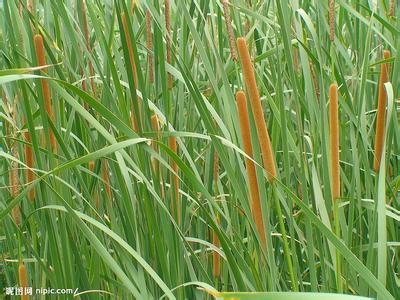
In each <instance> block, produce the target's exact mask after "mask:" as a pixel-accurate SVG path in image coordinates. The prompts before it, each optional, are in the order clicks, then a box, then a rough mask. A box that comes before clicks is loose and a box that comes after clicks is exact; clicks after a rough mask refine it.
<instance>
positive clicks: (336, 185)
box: [329, 84, 340, 201]
mask: <svg viewBox="0 0 400 300" xmlns="http://www.w3.org/2000/svg"><path fill="white" fill-rule="evenodd" d="M329 137H330V148H331V180H332V199H333V201H336V200H337V199H338V198H339V197H340V164H339V104H338V91H337V85H336V84H331V86H330V88H329Z"/></svg>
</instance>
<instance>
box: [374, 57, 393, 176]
mask: <svg viewBox="0 0 400 300" xmlns="http://www.w3.org/2000/svg"><path fill="white" fill-rule="evenodd" d="M383 57H384V58H385V59H389V58H390V51H388V50H385V51H384V52H383ZM388 81H389V64H388V63H383V64H381V74H380V78H379V86H378V89H379V90H378V108H377V115H376V130H375V157H374V171H375V172H378V171H379V166H380V163H381V156H382V148H383V143H384V134H385V114H386V98H387V95H386V90H385V83H386V82H388Z"/></svg>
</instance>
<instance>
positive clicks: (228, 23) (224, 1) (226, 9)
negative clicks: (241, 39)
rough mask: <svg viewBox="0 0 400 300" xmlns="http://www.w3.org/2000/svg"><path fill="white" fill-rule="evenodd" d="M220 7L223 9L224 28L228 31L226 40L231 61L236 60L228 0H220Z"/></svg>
mask: <svg viewBox="0 0 400 300" xmlns="http://www.w3.org/2000/svg"><path fill="white" fill-rule="evenodd" d="M222 7H223V10H224V18H225V24H226V30H227V32H228V41H229V48H230V50H231V57H232V60H233V61H237V52H236V45H235V34H234V33H233V27H232V18H231V13H230V10H229V2H228V0H222Z"/></svg>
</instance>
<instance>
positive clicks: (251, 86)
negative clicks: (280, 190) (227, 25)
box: [237, 37, 276, 182]
mask: <svg viewBox="0 0 400 300" xmlns="http://www.w3.org/2000/svg"><path fill="white" fill-rule="evenodd" d="M237 46H238V50H239V56H240V60H241V63H242V68H243V77H244V81H245V83H246V87H247V91H248V93H249V96H250V104H251V109H252V111H253V115H254V119H255V121H256V129H257V135H258V140H259V143H260V148H261V153H262V159H263V165H264V168H265V170H266V171H267V172H268V179H269V181H270V182H272V181H273V180H274V179H275V178H276V167H275V160H274V156H273V153H272V145H271V141H270V138H269V134H268V128H267V124H266V122H265V118H264V112H263V109H262V106H261V101H260V94H259V92H258V88H257V84H256V76H255V74H254V67H253V63H252V61H251V59H250V53H249V50H248V49H247V44H246V40H245V39H244V38H243V37H240V38H238V39H237Z"/></svg>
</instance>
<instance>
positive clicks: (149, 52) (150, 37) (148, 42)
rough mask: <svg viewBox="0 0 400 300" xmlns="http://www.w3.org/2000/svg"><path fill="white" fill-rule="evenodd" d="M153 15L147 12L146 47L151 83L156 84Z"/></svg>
mask: <svg viewBox="0 0 400 300" xmlns="http://www.w3.org/2000/svg"><path fill="white" fill-rule="evenodd" d="M151 21H152V20H151V13H150V10H147V11H146V46H147V61H148V64H149V81H150V83H153V82H154V71H153V35H152V33H151Z"/></svg>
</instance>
